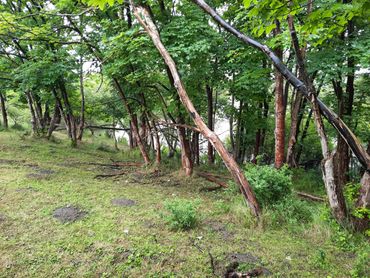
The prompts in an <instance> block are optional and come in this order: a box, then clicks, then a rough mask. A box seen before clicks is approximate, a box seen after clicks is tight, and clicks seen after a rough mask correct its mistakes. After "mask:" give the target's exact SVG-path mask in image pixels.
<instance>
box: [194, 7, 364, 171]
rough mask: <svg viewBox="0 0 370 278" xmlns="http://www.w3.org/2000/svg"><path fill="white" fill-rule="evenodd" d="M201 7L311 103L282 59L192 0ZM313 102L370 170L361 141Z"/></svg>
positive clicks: (328, 110)
mask: <svg viewBox="0 0 370 278" xmlns="http://www.w3.org/2000/svg"><path fill="white" fill-rule="evenodd" d="M192 1H193V2H194V3H195V4H197V5H198V6H199V7H200V8H201V9H203V10H204V11H205V12H206V13H208V14H209V15H210V16H212V18H213V19H214V20H215V21H216V22H217V23H218V24H220V25H221V26H222V27H223V28H225V30H227V31H228V32H230V33H231V34H233V35H234V36H236V37H237V38H239V39H240V40H242V41H243V42H244V43H246V44H248V45H251V46H253V47H255V48H256V49H258V50H260V51H262V52H263V53H264V54H265V55H266V56H267V57H268V58H269V59H270V60H271V61H272V62H273V64H274V66H275V67H276V68H277V69H278V70H279V71H280V72H281V73H282V74H283V76H284V77H285V78H286V79H287V80H288V81H289V82H290V84H291V85H292V86H293V87H294V88H296V89H297V90H298V91H299V92H300V93H302V94H303V95H304V97H305V98H307V99H308V100H309V101H310V103H311V105H312V106H313V105H314V104H313V102H312V101H311V93H310V91H309V90H308V88H307V85H306V84H305V83H304V82H302V81H301V80H299V79H298V78H297V77H296V76H295V75H294V74H293V73H292V72H291V71H290V70H289V69H288V68H287V67H286V66H285V65H284V64H283V63H282V61H281V60H280V59H279V58H278V57H277V56H276V55H275V54H274V53H273V52H272V51H271V49H270V48H268V47H267V46H266V45H263V44H261V43H259V42H257V41H255V40H253V39H251V38H250V37H248V36H246V35H244V34H243V33H241V32H240V31H238V30H236V29H235V28H234V27H232V26H231V25H230V24H228V23H227V22H226V21H225V20H223V19H222V18H221V17H220V16H219V15H218V14H217V13H216V11H215V10H213V9H212V8H211V7H210V6H209V5H208V4H207V3H205V2H204V0H192ZM315 102H316V103H317V106H318V109H319V110H318V112H321V113H322V114H323V115H324V117H325V118H326V119H327V120H328V121H329V123H330V124H331V125H332V126H333V127H334V128H335V129H336V130H337V131H338V132H339V133H340V134H341V136H342V137H343V138H344V139H345V140H346V142H347V144H348V145H349V146H350V148H351V149H352V151H353V153H354V154H355V155H356V157H357V158H358V160H359V162H360V163H361V164H362V165H363V166H364V167H365V169H367V170H370V156H369V155H368V154H367V153H366V151H365V149H364V148H363V146H362V145H361V142H360V141H359V140H358V139H357V137H356V136H355V135H354V134H353V132H352V131H351V130H350V129H349V128H348V127H347V126H346V124H345V123H344V122H343V121H342V119H340V118H339V117H338V116H337V115H336V114H335V113H334V112H333V111H332V110H331V109H329V108H328V107H327V106H326V105H325V104H324V103H323V102H322V101H321V100H320V99H318V98H317V99H316V100H315Z"/></svg>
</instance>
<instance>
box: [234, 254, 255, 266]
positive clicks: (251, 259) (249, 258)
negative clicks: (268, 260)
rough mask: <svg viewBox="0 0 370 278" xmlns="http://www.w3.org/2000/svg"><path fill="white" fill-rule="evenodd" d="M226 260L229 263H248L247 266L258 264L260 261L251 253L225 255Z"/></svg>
mask: <svg viewBox="0 0 370 278" xmlns="http://www.w3.org/2000/svg"><path fill="white" fill-rule="evenodd" d="M227 260H228V261H230V262H231V263H234V262H237V263H248V264H256V263H259V262H260V261H261V260H260V259H259V258H258V257H256V256H254V255H252V254H251V253H235V254H229V255H227Z"/></svg>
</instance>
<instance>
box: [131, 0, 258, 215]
mask: <svg viewBox="0 0 370 278" xmlns="http://www.w3.org/2000/svg"><path fill="white" fill-rule="evenodd" d="M130 3H131V4H132V6H133V10H134V15H135V17H136V18H137V20H138V21H139V22H140V24H141V25H142V26H143V27H144V29H145V30H146V32H147V33H148V35H149V36H150V37H151V39H152V41H153V43H154V45H155V46H156V48H157V49H158V51H159V52H160V54H161V55H162V57H163V59H164V60H165V63H166V64H167V66H168V67H169V69H170V71H171V74H172V76H173V78H174V86H175V88H176V90H177V92H178V94H179V97H180V99H181V102H182V103H183V104H184V106H185V108H186V109H187V110H188V112H189V113H190V115H191V117H192V119H193V121H194V123H195V124H196V125H197V127H198V128H199V130H200V132H201V133H202V135H203V136H204V137H205V138H207V140H209V141H210V142H212V145H213V147H214V148H215V149H216V150H217V152H218V154H219V155H220V156H221V158H222V160H223V161H224V163H225V165H226V167H227V168H228V169H229V171H230V172H231V174H232V176H233V178H234V180H235V181H236V182H237V183H238V184H239V185H240V188H241V191H242V193H243V194H244V196H245V198H246V200H247V202H248V205H249V207H250V208H251V211H252V213H253V214H254V215H255V216H259V215H260V208H259V205H258V202H257V200H256V197H255V195H254V193H253V190H252V188H251V187H250V185H249V183H248V181H247V179H246V178H245V176H244V174H243V172H242V170H241V169H240V168H239V165H238V164H237V163H236V162H235V160H234V159H233V158H232V156H231V155H230V154H229V152H228V151H227V150H226V148H225V147H224V145H223V143H222V142H221V140H220V139H219V138H218V136H217V135H216V134H215V133H214V132H213V131H211V130H210V129H209V128H208V127H207V125H206V124H205V123H204V121H203V119H202V118H201V117H200V115H199V114H198V112H197V111H196V110H195V108H194V105H193V103H192V102H191V100H190V99H189V97H188V95H187V92H186V90H185V87H184V85H183V83H182V81H181V79H180V76H179V73H178V71H177V68H176V64H175V62H174V61H173V59H172V57H171V56H170V54H169V53H168V51H167V49H166V48H165V47H164V45H163V43H162V41H161V39H160V36H159V33H158V30H157V28H156V26H155V24H154V23H153V21H152V19H151V18H150V15H149V13H148V12H147V10H146V9H144V8H143V7H141V6H135V5H134V3H133V1H132V0H131V1H130Z"/></svg>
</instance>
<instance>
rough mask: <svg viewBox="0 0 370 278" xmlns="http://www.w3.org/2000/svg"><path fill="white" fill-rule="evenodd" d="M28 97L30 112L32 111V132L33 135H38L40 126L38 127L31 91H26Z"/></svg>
mask: <svg viewBox="0 0 370 278" xmlns="http://www.w3.org/2000/svg"><path fill="white" fill-rule="evenodd" d="M26 98H27V103H28V108H29V109H30V113H31V126H32V133H33V135H37V134H38V133H39V132H38V128H37V119H36V114H35V109H34V108H33V104H32V98H31V96H30V92H26Z"/></svg>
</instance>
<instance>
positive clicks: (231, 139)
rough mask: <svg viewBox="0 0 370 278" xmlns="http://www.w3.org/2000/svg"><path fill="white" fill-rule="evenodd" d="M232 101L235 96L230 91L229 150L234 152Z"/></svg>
mask: <svg viewBox="0 0 370 278" xmlns="http://www.w3.org/2000/svg"><path fill="white" fill-rule="evenodd" d="M234 102H235V97H234V94H233V93H231V112H230V118H229V129H230V144H231V150H232V152H234V148H235V143H234Z"/></svg>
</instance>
